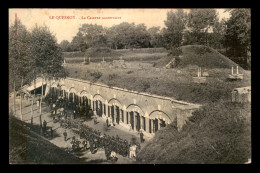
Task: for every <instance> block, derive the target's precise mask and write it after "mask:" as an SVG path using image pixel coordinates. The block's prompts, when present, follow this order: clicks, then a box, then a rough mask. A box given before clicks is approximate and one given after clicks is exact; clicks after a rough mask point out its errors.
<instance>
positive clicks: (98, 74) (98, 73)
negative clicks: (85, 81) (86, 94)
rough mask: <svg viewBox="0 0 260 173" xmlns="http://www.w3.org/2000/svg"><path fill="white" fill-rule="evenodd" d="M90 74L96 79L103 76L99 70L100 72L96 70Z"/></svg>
mask: <svg viewBox="0 0 260 173" xmlns="http://www.w3.org/2000/svg"><path fill="white" fill-rule="evenodd" d="M90 76H93V77H94V78H95V79H99V78H100V77H101V76H102V73H101V72H99V71H98V72H97V71H95V72H91V73H90Z"/></svg>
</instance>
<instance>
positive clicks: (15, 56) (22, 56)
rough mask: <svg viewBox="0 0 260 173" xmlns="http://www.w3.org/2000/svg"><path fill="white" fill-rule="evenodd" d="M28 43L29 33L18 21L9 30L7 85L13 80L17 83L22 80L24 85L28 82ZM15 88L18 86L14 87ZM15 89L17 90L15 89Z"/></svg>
mask: <svg viewBox="0 0 260 173" xmlns="http://www.w3.org/2000/svg"><path fill="white" fill-rule="evenodd" d="M29 41H30V33H29V32H28V31H27V30H26V27H25V26H24V25H23V24H22V23H21V21H20V20H19V19H18V20H17V24H16V25H15V24H14V25H11V26H10V28H9V84H10V85H12V84H13V80H15V81H17V83H18V82H19V83H20V81H21V78H23V79H24V81H23V82H24V83H28V82H29V77H28V72H29V71H30V64H29V63H30V61H29V50H30V49H29ZM16 86H17V87H18V86H19V85H16ZM16 89H17V88H16Z"/></svg>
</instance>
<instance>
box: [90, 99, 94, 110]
mask: <svg viewBox="0 0 260 173" xmlns="http://www.w3.org/2000/svg"><path fill="white" fill-rule="evenodd" d="M89 105H90V108H91V109H92V110H93V103H92V100H91V99H89Z"/></svg>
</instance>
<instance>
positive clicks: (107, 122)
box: [106, 117, 109, 127]
mask: <svg viewBox="0 0 260 173" xmlns="http://www.w3.org/2000/svg"><path fill="white" fill-rule="evenodd" d="M106 123H107V127H109V124H108V117H107V119H106Z"/></svg>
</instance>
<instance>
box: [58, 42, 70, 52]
mask: <svg viewBox="0 0 260 173" xmlns="http://www.w3.org/2000/svg"><path fill="white" fill-rule="evenodd" d="M69 44H70V42H69V41H68V40H62V41H61V43H60V44H59V46H60V47H61V49H62V52H69V51H70V50H69Z"/></svg>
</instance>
